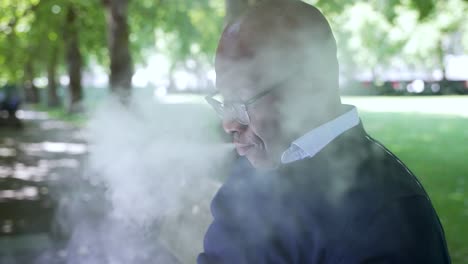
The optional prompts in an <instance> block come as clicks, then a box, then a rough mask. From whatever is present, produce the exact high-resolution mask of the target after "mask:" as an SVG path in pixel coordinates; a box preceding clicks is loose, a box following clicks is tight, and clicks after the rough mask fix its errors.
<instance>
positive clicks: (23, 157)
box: [0, 110, 87, 264]
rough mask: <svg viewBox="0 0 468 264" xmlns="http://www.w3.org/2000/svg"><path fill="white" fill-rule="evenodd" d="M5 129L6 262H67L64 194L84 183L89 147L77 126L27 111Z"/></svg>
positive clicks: (1, 157)
mask: <svg viewBox="0 0 468 264" xmlns="http://www.w3.org/2000/svg"><path fill="white" fill-rule="evenodd" d="M19 116H20V117H21V118H22V122H23V127H22V128H17V127H13V126H8V125H6V124H5V123H2V126H0V263H2V264H9V263H21V264H27V263H65V259H66V255H67V252H66V250H65V245H66V244H65V243H64V242H63V240H61V238H62V237H61V236H62V235H63V234H62V233H61V232H60V231H59V230H60V229H59V228H58V225H57V221H56V218H57V212H58V208H60V205H61V204H63V200H61V199H62V198H64V197H65V196H62V195H60V193H63V192H66V191H67V189H69V188H70V187H71V186H72V185H73V184H74V183H76V182H78V181H80V180H79V179H80V177H79V176H80V175H81V168H82V166H81V164H82V162H83V160H84V159H83V158H84V157H85V155H86V151H87V149H86V144H85V143H84V140H83V138H82V136H81V134H80V130H79V129H77V128H76V127H74V126H72V125H70V124H67V123H64V122H62V121H58V120H52V119H50V118H48V116H47V114H46V113H41V112H36V111H30V110H29V111H28V110H23V111H21V112H20V113H19Z"/></svg>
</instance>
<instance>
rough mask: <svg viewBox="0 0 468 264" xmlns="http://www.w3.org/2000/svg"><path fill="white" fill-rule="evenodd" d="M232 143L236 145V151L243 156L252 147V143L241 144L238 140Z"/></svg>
mask: <svg viewBox="0 0 468 264" xmlns="http://www.w3.org/2000/svg"><path fill="white" fill-rule="evenodd" d="M234 145H235V146H236V150H237V153H238V154H239V155H240V156H245V155H247V153H248V152H249V150H250V149H252V148H253V146H254V144H243V143H239V142H234Z"/></svg>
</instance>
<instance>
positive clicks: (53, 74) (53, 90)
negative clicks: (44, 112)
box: [47, 43, 59, 107]
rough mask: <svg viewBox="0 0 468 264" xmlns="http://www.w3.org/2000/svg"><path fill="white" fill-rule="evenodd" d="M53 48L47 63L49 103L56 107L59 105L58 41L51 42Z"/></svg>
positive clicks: (50, 105)
mask: <svg viewBox="0 0 468 264" xmlns="http://www.w3.org/2000/svg"><path fill="white" fill-rule="evenodd" d="M51 45H52V47H51V48H52V50H51V53H50V58H49V63H48V65H47V80H48V85H47V105H48V106H49V107H56V106H58V105H59V99H58V95H57V62H58V57H57V55H58V54H57V53H58V47H57V44H56V43H51Z"/></svg>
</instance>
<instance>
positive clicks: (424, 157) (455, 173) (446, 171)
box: [344, 97, 468, 264]
mask: <svg viewBox="0 0 468 264" xmlns="http://www.w3.org/2000/svg"><path fill="white" fill-rule="evenodd" d="M344 102H345V103H351V104H355V105H357V106H358V108H359V109H361V110H360V115H361V119H362V120H363V124H364V126H365V128H366V130H367V132H368V133H369V134H370V135H372V136H373V137H374V138H376V139H377V140H379V141H381V142H382V143H384V144H385V145H386V146H387V147H388V148H389V149H390V150H391V151H393V152H394V153H395V154H396V155H397V156H398V157H399V158H400V159H401V160H402V161H403V162H404V163H406V165H407V166H408V167H409V168H410V170H412V171H413V172H414V173H415V174H416V176H417V177H418V178H419V179H420V180H421V182H422V184H423V185H424V187H425V189H426V191H427V192H428V193H429V195H430V197H431V200H432V202H433V204H434V206H435V208H436V210H437V212H438V214H439V217H440V219H441V221H442V224H443V226H444V229H445V233H446V237H447V242H448V246H449V250H450V254H451V257H452V260H453V263H454V264H462V263H468V192H467V190H466V189H468V97H404V98H401V97H381V98H372V97H369V98H366V97H351V98H345V99H344ZM402 108H403V109H406V111H402ZM362 109H364V110H362Z"/></svg>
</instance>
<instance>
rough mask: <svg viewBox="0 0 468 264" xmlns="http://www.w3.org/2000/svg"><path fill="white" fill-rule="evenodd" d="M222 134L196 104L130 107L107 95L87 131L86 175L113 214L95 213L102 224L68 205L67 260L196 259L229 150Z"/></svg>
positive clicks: (146, 100)
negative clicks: (70, 225)
mask: <svg viewBox="0 0 468 264" xmlns="http://www.w3.org/2000/svg"><path fill="white" fill-rule="evenodd" d="M220 132H221V130H220V125H219V121H218V120H217V119H216V118H215V115H214V113H212V112H211V109H209V108H208V107H204V106H202V105H200V104H198V105H197V104H161V103H157V102H155V101H154V100H153V99H152V98H151V97H137V98H134V100H132V102H131V103H130V104H128V105H127V106H124V105H122V104H121V103H119V102H118V100H115V99H112V98H110V99H109V100H107V101H106V102H105V103H103V104H102V105H101V106H100V107H99V108H98V109H97V110H96V112H95V114H93V117H92V119H91V120H90V122H89V125H88V127H87V130H86V135H87V139H88V141H89V144H90V147H89V149H90V154H89V164H88V165H89V166H88V169H87V172H86V173H85V174H86V175H85V176H86V177H87V179H88V180H89V181H90V182H92V183H93V184H94V185H99V186H104V188H103V190H105V193H104V197H105V198H107V199H106V200H107V201H108V202H109V204H110V209H106V210H104V209H102V208H104V207H105V206H104V207H101V209H97V211H102V212H99V213H98V215H100V216H99V217H98V218H99V219H98V220H95V219H94V220H89V219H91V218H92V217H90V216H89V215H88V216H87V215H77V213H76V212H72V211H73V208H68V210H69V211H70V212H71V213H70V212H69V216H68V219H69V220H70V219H73V224H72V226H73V230H72V231H71V233H72V234H71V240H70V243H69V247H68V248H69V249H68V251H69V256H68V257H69V261H68V262H69V263H100V261H103V260H105V261H110V263H146V261H148V262H147V263H168V262H170V261H172V260H168V258H167V257H166V255H172V256H173V257H175V258H176V259H177V260H178V262H182V263H187V262H194V261H195V259H196V254H197V253H199V252H201V251H202V241H203V234H204V232H205V231H206V228H207V226H208V224H209V223H210V221H211V216H210V214H209V203H210V201H211V199H212V197H213V195H214V193H215V192H216V190H217V189H218V188H219V186H220V184H221V178H222V175H223V173H225V172H226V171H227V169H226V168H225V167H226V166H227V164H228V163H227V160H228V159H227V158H228V157H229V154H231V153H232V150H233V146H232V144H228V143H223V141H222V138H221V133H220ZM69 204H70V203H69ZM89 204H90V206H95V205H93V203H92V202H91V203H89ZM72 207H73V206H72ZM81 211H83V210H81ZM88 211H89V210H88ZM70 214H71V215H73V216H70ZM96 244H99V249H96V248H94V246H93V245H96ZM83 245H85V246H83ZM73 252H75V254H73ZM76 252H78V253H76ZM161 252H163V253H161ZM169 259H171V258H169Z"/></svg>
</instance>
